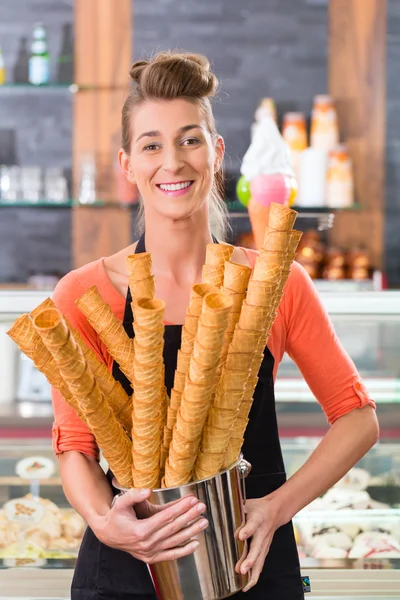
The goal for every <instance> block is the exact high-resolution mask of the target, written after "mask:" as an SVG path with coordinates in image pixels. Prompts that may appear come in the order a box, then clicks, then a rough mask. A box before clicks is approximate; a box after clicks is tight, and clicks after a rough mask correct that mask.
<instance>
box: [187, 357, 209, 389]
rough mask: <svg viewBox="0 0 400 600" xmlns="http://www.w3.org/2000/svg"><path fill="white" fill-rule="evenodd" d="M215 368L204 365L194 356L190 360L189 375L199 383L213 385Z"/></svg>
mask: <svg viewBox="0 0 400 600" xmlns="http://www.w3.org/2000/svg"><path fill="white" fill-rule="evenodd" d="M214 375H215V368H209V369H207V368H206V367H205V366H204V365H202V364H201V363H199V362H197V360H196V359H195V358H194V357H193V356H192V359H191V361H190V369H189V377H190V379H191V380H192V381H193V383H196V384H198V385H203V386H212V384H213V381H214Z"/></svg>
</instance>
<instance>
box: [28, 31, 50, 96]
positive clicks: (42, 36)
mask: <svg viewBox="0 0 400 600" xmlns="http://www.w3.org/2000/svg"><path fill="white" fill-rule="evenodd" d="M49 81H50V56H49V52H48V48H47V37H46V30H45V28H44V26H43V24H42V23H36V24H35V27H34V30H33V41H32V44H31V56H30V58H29V83H31V84H32V85H46V84H47V83H49Z"/></svg>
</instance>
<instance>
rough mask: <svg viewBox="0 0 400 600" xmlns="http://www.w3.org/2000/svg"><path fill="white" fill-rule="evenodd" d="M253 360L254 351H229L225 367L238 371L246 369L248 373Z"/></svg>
mask: <svg viewBox="0 0 400 600" xmlns="http://www.w3.org/2000/svg"><path fill="white" fill-rule="evenodd" d="M252 362H253V354H252V353H251V354H250V353H247V354H246V353H245V352H228V356H227V357H226V363H225V368H226V369H227V370H232V369H236V370H237V371H246V373H249V372H250V367H251V364H252Z"/></svg>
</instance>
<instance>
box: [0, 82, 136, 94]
mask: <svg viewBox="0 0 400 600" xmlns="http://www.w3.org/2000/svg"><path fill="white" fill-rule="evenodd" d="M129 87H130V86H129V84H128V85H124V86H122V85H119V86H117V85H115V86H114V85H111V86H110V85H92V84H87V85H86V84H77V83H73V82H71V83H57V82H54V83H46V84H43V85H32V84H31V83H13V82H10V83H3V84H1V85H0V90H2V89H3V90H9V91H21V90H24V91H25V90H64V91H65V90H68V91H69V92H70V93H71V94H76V92H85V91H116V90H126V91H128V90H129Z"/></svg>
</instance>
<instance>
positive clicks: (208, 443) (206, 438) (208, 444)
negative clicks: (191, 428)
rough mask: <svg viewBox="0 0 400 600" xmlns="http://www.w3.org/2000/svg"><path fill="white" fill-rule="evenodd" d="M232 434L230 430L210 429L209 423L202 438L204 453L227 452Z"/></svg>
mask: <svg viewBox="0 0 400 600" xmlns="http://www.w3.org/2000/svg"><path fill="white" fill-rule="evenodd" d="M231 435H232V432H231V430H230V429H219V428H218V427H210V425H209V424H208V423H206V424H205V426H204V431H203V435H202V438H201V449H202V451H203V452H204V453H217V454H219V453H220V452H225V450H226V448H227V446H228V444H229V440H230V438H231Z"/></svg>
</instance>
